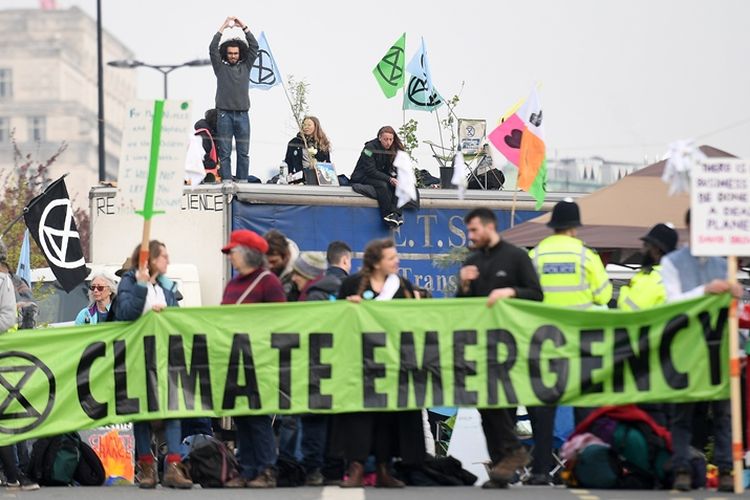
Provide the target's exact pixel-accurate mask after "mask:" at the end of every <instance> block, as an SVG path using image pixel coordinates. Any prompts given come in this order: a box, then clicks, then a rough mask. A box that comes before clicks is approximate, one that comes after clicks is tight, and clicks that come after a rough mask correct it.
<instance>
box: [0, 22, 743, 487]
mask: <svg viewBox="0 0 750 500" xmlns="http://www.w3.org/2000/svg"><path fill="white" fill-rule="evenodd" d="M235 26H236V27H238V28H239V29H241V30H242V31H243V33H244V39H229V40H226V41H224V42H223V43H221V39H222V36H223V34H224V31H225V30H227V29H230V28H233V27H235ZM257 53H258V42H257V41H256V39H255V37H254V36H253V34H252V33H251V31H250V28H249V26H248V25H247V24H246V23H245V22H244V21H242V20H241V19H239V18H237V17H233V16H229V17H227V18H226V20H225V21H224V22H223V23H222V25H221V26H220V28H219V30H218V31H217V33H215V35H214V36H213V38H212V40H211V43H210V48H209V54H210V57H211V63H212V65H213V69H214V73H215V75H216V79H217V89H216V108H215V109H213V110H209V111H208V112H207V113H206V116H205V119H203V120H200V121H199V122H198V123H197V124H196V126H195V129H196V132H195V133H196V136H197V137H199V138H200V145H201V146H202V147H203V149H204V150H205V154H203V155H201V156H202V162H203V165H204V166H205V170H206V177H205V178H204V181H206V182H212V181H218V180H222V181H229V180H232V179H234V180H237V181H246V180H247V179H248V178H249V177H250V175H249V151H248V149H249V137H250V123H249V117H248V110H249V107H250V103H249V97H248V92H247V82H248V80H249V72H250V69H251V67H252V65H253V62H254V61H255V58H256V55H257ZM233 139H234V143H235V147H236V152H237V163H236V168H235V169H234V173H235V175H234V177H233V176H232V169H231V166H230V154H231V151H232V140H233ZM399 150H403V145H402V143H401V141H400V139H399V137H398V135H397V134H396V131H395V130H394V129H393V128H392V127H389V126H385V127H382V128H380V130H379V131H378V133H377V137H376V138H375V139H373V140H370V141H368V142H367V143H365V145H364V148H363V150H362V153H361V155H360V158H359V160H358V162H357V165H356V167H355V169H354V172H353V174H352V181H353V182H357V183H360V184H362V185H365V186H369V187H370V188H371V189H374V197H375V198H376V199H377V202H378V207H379V210H380V215H381V218H382V220H383V222H384V223H385V224H387V225H388V226H389V227H392V228H397V227H398V226H400V225H401V224H403V218H402V216H401V210H400V208H399V207H398V206H397V204H396V198H395V188H396V187H397V186H398V184H399V180H398V178H397V176H396V174H395V169H394V166H393V160H394V158H395V155H396V152H398V151H399ZM330 151H331V145H330V141H329V140H328V137H327V136H326V135H325V133H324V132H323V129H322V127H321V124H320V121H319V120H318V119H317V118H315V117H313V116H308V117H305V118H304V119H303V120H302V122H301V123H300V131H299V134H297V135H296V136H295V137H294V138H293V139H292V140H291V141H290V142H289V145H288V149H287V152H286V155H285V160H286V163H287V164H288V167H289V172H288V173H289V174H297V173H299V172H300V171H303V170H305V169H309V168H311V167H312V166H314V164H315V162H317V161H330ZM464 222H465V223H466V228H467V233H468V238H469V240H470V241H471V245H472V252H471V253H470V254H469V256H468V257H467V258H466V260H465V262H464V263H463V265H462V266H461V269H460V273H459V286H458V291H457V295H458V296H459V297H487V305H488V306H490V307H491V306H492V305H493V304H495V303H496V302H497V301H501V300H532V301H543V302H544V303H546V304H550V305H553V306H558V307H566V308H573V309H576V310H581V311H583V310H587V309H593V308H597V307H598V308H603V307H607V306H608V304H609V305H611V304H610V303H611V301H612V296H613V290H612V284H611V282H610V280H609V277H608V276H607V273H606V271H605V268H604V266H603V264H602V261H601V259H600V258H599V256H598V255H597V254H596V252H594V251H593V250H591V249H589V248H587V247H586V246H585V245H584V244H583V242H582V241H581V240H579V239H578V238H577V237H576V229H577V228H578V227H579V226H581V224H582V222H581V214H580V213H579V208H578V205H577V204H576V203H575V202H573V201H569V200H565V201H562V202H560V203H558V204H557V205H556V206H555V207H554V209H553V211H552V214H551V218H550V222H549V223H548V226H549V227H550V230H551V231H552V234H551V235H550V236H549V237H548V238H545V239H544V240H543V241H541V242H540V243H539V244H538V246H537V247H536V248H534V249H532V250H531V251H530V252H529V251H527V250H526V249H521V248H518V247H516V246H514V245H512V244H511V243H509V242H507V241H504V240H503V239H502V238H501V237H500V235H499V233H498V228H497V219H496V216H495V214H494V213H493V212H492V211H491V210H489V209H483V208H479V209H475V210H472V211H471V212H469V213H468V214H466V216H465V219H464ZM687 222H688V225H689V213H688V220H687ZM641 239H642V240H643V241H644V250H643V256H644V257H643V262H642V265H643V266H642V269H641V271H640V272H639V273H638V274H637V275H636V276H635V277H634V278H633V280H632V281H631V283H630V284H629V285H628V286H627V287H624V288H623V290H622V291H621V292H620V297H619V301H618V303H617V307H619V308H620V309H624V310H638V309H644V308H648V307H653V306H657V305H659V304H662V303H665V302H670V301H675V300H680V299H684V298H690V297H696V296H700V295H703V294H717V293H731V294H732V295H734V296H735V297H739V296H740V295H741V288H740V287H739V286H738V285H736V284H730V283H728V282H727V281H726V279H725V276H726V262H725V261H724V260H723V259H720V258H708V259H705V258H704V259H698V258H696V257H694V256H693V255H692V254H691V253H690V248H689V247H683V248H681V249H679V250H678V249H677V233H676V232H675V231H674V229H672V228H671V227H669V226H667V225H666V224H658V225H657V226H655V227H654V228H653V229H652V230H651V231H649V233H648V234H646V235H644V236H643V237H642V238H641ZM218 250H219V249H217V251H218ZM221 251H222V252H223V253H224V254H226V255H227V257H228V259H229V261H230V263H231V266H232V268H233V270H234V274H233V276H234V277H233V278H232V279H231V281H229V282H228V283H227V285H226V288H225V290H224V293H223V297H222V299H221V304H226V305H229V304H255V303H268V302H288V301H289V302H292V301H313V300H347V301H349V302H352V303H360V302H362V301H367V300H375V299H377V300H391V299H395V300H398V299H407V300H408V299H419V298H420V296H421V295H420V293H419V292H418V291H417V290H415V288H414V286H413V285H412V284H411V283H410V282H409V281H408V280H407V279H405V278H404V277H403V275H402V274H401V273H400V272H399V256H398V252H397V249H396V245H395V243H394V242H393V241H392V240H388V239H383V240H374V241H371V242H370V243H369V244H368V245H367V247H366V248H365V249H364V252H363V257H362V267H361V269H359V270H357V271H356V272H354V273H353V274H352V272H353V271H354V270H353V269H352V257H353V252H352V249H351V248H350V247H349V245H348V244H347V243H346V242H343V241H334V242H331V243H330V244H329V246H328V249H327V253H326V256H325V258H324V257H323V256H322V255H319V254H317V253H315V252H306V251H302V252H300V249H299V248H298V247H297V245H296V244H295V243H294V242H293V241H292V240H290V239H288V238H287V237H286V236H285V235H283V234H282V233H280V232H279V231H276V230H271V231H269V232H268V233H267V234H265V235H263V236H261V235H259V234H257V233H255V232H253V231H250V230H247V229H241V230H236V231H233V232H232V234H231V236H230V239H229V241H228V242H227V243H226V245H225V246H224V247H223V248H222V249H221ZM5 260H6V252H5V247H4V246H3V245H2V242H1V241H0V332H7V331H10V330H14V329H16V328H18V325H23V319H22V321H18V313H19V303H18V301H17V298H18V297H17V296H18V288H19V287H18V285H17V284H14V281H13V278H14V276H13V273H12V272H11V271H10V268H9V266H7V265H6V262H5ZM168 264H169V255H168V252H167V247H166V246H165V245H164V244H163V243H161V242H159V241H157V240H153V241H151V242H150V243H149V245H148V248H147V249H145V251H142V250H141V248H140V245H138V246H137V247H136V248H135V249H134V251H133V254H132V256H131V258H130V265H129V266H130V267H129V269H124V273H123V274H122V277H121V279H120V282H119V285H117V286H116V287H115V282H114V280H113V279H112V278H111V277H109V276H106V275H97V276H94V278H93V279H92V280H91V285H90V294H89V299H90V304H89V306H87V307H86V308H84V309H83V310H82V311H81V312H80V313H79V314H78V317H77V318H76V324H79V325H96V324H99V323H103V322H106V321H113V320H118V321H131V320H135V319H137V318H139V317H140V316H142V315H143V314H145V313H147V312H149V311H154V312H156V313H158V312H159V311H161V310H163V309H164V308H165V307H176V306H178V302H179V300H178V299H179V295H178V293H179V292H178V290H177V289H176V286H175V284H174V283H173V282H171V281H170V280H169V279H168V278H167V276H166V271H167V266H168ZM32 313H33V311H32ZM22 317H25V316H23V315H22ZM641 410H642V411H643V413H644V414H648V415H650V417H648V418H653V421H654V422H656V423H657V425H658V424H661V425H660V427H659V428H660V429H664V432H667V430H668V431H671V439H672V442H673V443H674V448H673V454H672V477H673V480H672V483H671V484H670V486H673V487H674V488H676V489H678V490H682V491H688V490H690V489H691V488H692V487H693V485H694V484H695V479H696V477H695V476H694V474H695V473H694V471H693V470H692V469H691V466H690V463H689V456H690V445H691V442H692V441H691V438H692V437H693V430H694V425H695V424H694V416H695V414H696V405H695V404H675V405H671V406H666V405H643V406H642V407H641ZM641 410H638V411H641ZM600 411H601V409H593V408H576V409H575V414H576V423H577V424H579V429H577V431H576V432H578V431H579V430H580V429H583V428H585V427H586V425H587V424H588V423H590V421H591V419H592V418H595V417H596V415H598V412H600ZM711 412H712V415H713V437H714V462H715V463H716V465H717V466H718V472H719V480H718V489H719V490H720V491H732V488H733V482H732V476H731V466H732V461H731V442H730V437H729V405H728V402H727V401H714V402H712V403H711ZM555 413H556V409H555V408H554V407H551V406H543V407H538V408H529V415H530V418H531V422H532V428H533V434H534V440H535V448H534V451H533V453H531V454H530V453H529V452H528V450H527V449H526V447H525V446H524V444H523V443H522V442H521V441H520V440H519V438H518V436H517V434H516V415H515V409H514V408H510V409H481V410H480V415H481V419H482V429H483V432H484V435H485V439H486V445H487V451H488V453H489V457H490V463H489V464H488V475H489V481H487V482H486V483H485V484H484V485H483V486H484V487H486V488H505V487H507V486H508V484H510V483H511V482H513V481H514V480H516V478H517V477H518V475H519V471H521V470H523V469H524V468H525V467H527V466H529V465H531V474H529V475H528V477H527V480H526V484H529V485H550V484H552V483H553V480H554V478H553V477H552V460H551V457H552V456H553V455H552V452H553V450H552V446H553V445H552V429H553V427H554V421H555ZM592 414H593V415H592ZM424 420H425V419H424V413H423V412H422V411H418V410H417V411H394V412H356V413H343V414H341V413H339V414H334V415H330V416H329V415H313V414H308V415H295V416H283V417H279V418H274V416H272V415H257V416H256V415H253V416H238V417H234V418H233V423H234V428H233V431H234V438H233V443H234V447H235V449H236V456H237V459H238V462H239V467H240V473H239V475H237V476H235V477H233V478H231V479H230V480H228V481H227V482H225V483H224V484H223V486H224V487H228V488H274V487H276V486H277V484H278V480H279V471H280V464H281V463H282V462H283V463H290V462H291V463H298V464H299V465H300V467H301V468H302V470H303V473H304V480H303V481H302V482H303V484H306V485H310V486H321V485H324V484H338V485H340V486H341V487H343V488H359V487H362V486H364V485H366V484H369V483H368V479H367V478H366V476H367V471H368V468H369V469H372V470H373V474H372V475H373V476H374V479H373V481H374V485H375V486H377V487H382V488H403V487H404V486H405V484H406V481H405V478H404V477H398V475H397V474H395V472H394V464H395V463H399V464H402V465H404V466H406V467H411V468H419V467H420V466H422V465H423V464H424V462H425V461H426V459H427V456H428V450H429V449H430V446H429V444H430V441H432V440H433V439H434V437H433V436H427V437H426V436H425V432H424ZM157 427H158V428H159V429H160V430H162V431H163V435H164V437H165V440H166V453H164V467H163V472H162V474H161V476H160V474H159V472H158V467H157V465H158V458H157V456H158V454H155V453H154V450H155V446H154V444H155V442H154V441H155V440H154V434H155V432H154V429H155V428H157ZM212 432H213V429H212V425H211V421H210V419H202V418H198V419H170V420H164V421H161V422H143V421H141V422H136V423H134V424H133V433H134V437H135V453H136V457H135V458H136V465H137V471H138V475H137V477H138V484H139V486H140V487H141V488H155V487H156V485H157V484H158V483H159V482H161V484H162V485H163V486H166V487H173V488H191V487H193V482H192V480H191V477H190V474H189V471H188V469H187V468H186V467H185V465H184V464H183V457H182V451H183V443H182V440H183V439H184V438H185V437H186V436H188V435H195V434H211V433H212ZM24 446H25V444H22V445H20V446H16V445H13V446H4V447H0V464H1V465H2V469H3V473H4V475H5V478H6V485H7V487H9V488H11V489H24V490H32V489H38V488H39V485H38V484H36V483H35V482H34V481H32V480H30V479H28V478H27V477H26V476H25V474H24V473H23V472H22V467H21V462H22V457H23V453H19V452H20V451H21V450H22V449H23V448H24ZM369 464H371V465H369ZM160 477H161V479H160Z"/></svg>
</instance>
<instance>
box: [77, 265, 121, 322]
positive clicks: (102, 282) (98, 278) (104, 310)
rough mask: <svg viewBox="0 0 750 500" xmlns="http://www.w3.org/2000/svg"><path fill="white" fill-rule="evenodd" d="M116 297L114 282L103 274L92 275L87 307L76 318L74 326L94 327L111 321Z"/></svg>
mask: <svg viewBox="0 0 750 500" xmlns="http://www.w3.org/2000/svg"><path fill="white" fill-rule="evenodd" d="M116 296H117V285H116V284H115V280H113V279H112V278H110V277H109V276H107V275H106V274H104V273H99V274H96V275H94V277H93V278H91V284H90V285H89V305H87V306H86V307H84V308H83V309H81V312H79V313H78V316H76V321H75V323H76V325H96V324H97V323H104V322H105V321H111V320H113V319H114V310H113V309H112V306H113V304H114V303H115V297H116Z"/></svg>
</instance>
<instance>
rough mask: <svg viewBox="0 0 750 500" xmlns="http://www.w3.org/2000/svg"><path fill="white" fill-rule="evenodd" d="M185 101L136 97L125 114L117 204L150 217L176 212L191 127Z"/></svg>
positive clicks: (124, 209)
mask: <svg viewBox="0 0 750 500" xmlns="http://www.w3.org/2000/svg"><path fill="white" fill-rule="evenodd" d="M191 121H192V119H191V109H190V103H189V102H186V101H143V100H140V101H134V102H132V103H131V104H130V106H129V107H128V110H127V114H126V117H125V126H124V129H123V134H122V153H121V155H120V170H119V174H118V178H117V201H116V203H117V204H118V205H119V207H120V210H122V211H129V212H134V213H139V214H141V215H143V216H144V218H146V219H150V218H151V215H153V214H155V213H164V212H177V211H179V210H180V204H181V201H182V185H183V177H184V173H185V155H186V153H187V148H188V144H189V141H190V137H191V135H192V132H193V129H192V126H191Z"/></svg>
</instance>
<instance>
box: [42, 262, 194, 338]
mask: <svg viewBox="0 0 750 500" xmlns="http://www.w3.org/2000/svg"><path fill="white" fill-rule="evenodd" d="M86 266H87V267H88V268H89V269H91V272H90V273H89V275H88V277H87V278H86V281H84V282H83V283H81V284H80V285H78V286H77V287H75V288H74V289H73V290H71V291H70V292H69V293H66V292H65V290H63V289H62V288H61V287H60V284H59V283H58V282H57V279H56V278H55V275H54V274H53V273H52V270H51V269H50V268H49V267H41V268H38V269H32V270H31V281H32V291H33V293H34V298H35V300H36V302H37V304H38V305H39V317H38V318H37V325H39V326H45V325H46V326H65V325H71V324H73V321H75V318H76V315H78V313H79V312H80V310H81V309H83V308H84V307H86V306H87V305H88V303H89V297H88V291H89V289H88V287H89V283H90V281H91V278H92V277H93V276H95V275H97V274H99V273H105V274H107V275H108V276H110V277H111V278H112V279H114V280H115V283H117V282H119V281H120V279H119V278H118V277H116V276H115V272H116V271H118V270H119V269H120V265H119V264H87V265H86ZM167 277H168V278H169V279H171V280H172V281H174V282H176V283H177V289H178V290H179V291H180V294H181V295H182V299H181V300H180V306H181V307H199V306H201V292H200V282H199V279H198V268H197V267H196V266H195V265H194V264H170V265H169V267H168V268H167Z"/></svg>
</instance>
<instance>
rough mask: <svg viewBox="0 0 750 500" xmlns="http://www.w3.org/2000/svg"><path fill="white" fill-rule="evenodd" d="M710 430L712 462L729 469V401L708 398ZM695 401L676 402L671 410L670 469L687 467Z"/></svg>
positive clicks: (730, 451) (686, 468)
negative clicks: (712, 438)
mask: <svg viewBox="0 0 750 500" xmlns="http://www.w3.org/2000/svg"><path fill="white" fill-rule="evenodd" d="M709 404H710V405H711V410H712V411H713V431H714V465H716V466H717V467H718V468H719V470H720V471H724V470H732V465H733V464H732V437H731V432H732V427H731V422H732V421H731V418H730V409H729V408H730V407H729V400H728V399H725V400H722V401H711V402H710V403H709ZM694 410H695V404H692V403H680V404H676V405H674V408H673V410H672V412H673V413H672V429H671V430H672V451H673V454H672V462H673V465H674V470H690V441H691V440H692V438H693V413H694Z"/></svg>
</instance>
